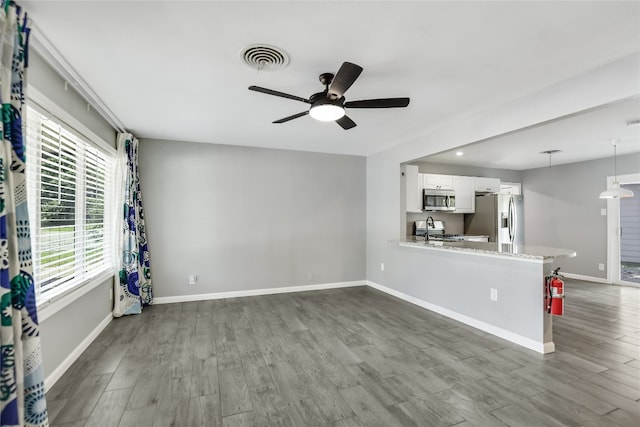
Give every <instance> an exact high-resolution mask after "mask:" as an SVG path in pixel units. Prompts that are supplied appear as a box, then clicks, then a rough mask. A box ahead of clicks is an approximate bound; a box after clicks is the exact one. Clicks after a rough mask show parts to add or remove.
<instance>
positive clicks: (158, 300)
mask: <svg viewBox="0 0 640 427" xmlns="http://www.w3.org/2000/svg"><path fill="white" fill-rule="evenodd" d="M365 285H366V282H365V281H362V280H357V281H354V282H336V283H322V284H317V285H302V286H284V287H280V288H266V289H251V290H246V291H230V292H214V293H211V294H193V295H179V296H174V297H154V298H153V304H172V303H175V302H191V301H206V300H211V299H223V298H240V297H254V296H260V295H273V294H285V293H290V292H307V291H320V290H324V289H339V288H351V287H354V286H365Z"/></svg>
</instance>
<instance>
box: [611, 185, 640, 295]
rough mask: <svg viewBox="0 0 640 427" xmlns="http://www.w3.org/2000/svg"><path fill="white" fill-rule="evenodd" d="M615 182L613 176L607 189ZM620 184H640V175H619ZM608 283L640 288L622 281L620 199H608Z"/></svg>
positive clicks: (637, 285)
mask: <svg viewBox="0 0 640 427" xmlns="http://www.w3.org/2000/svg"><path fill="white" fill-rule="evenodd" d="M613 180H614V177H613V176H608V177H607V189H611V188H612V184H613ZM618 182H619V183H620V184H621V185H622V184H639V183H640V173H632V174H628V175H618ZM638 196H639V195H636V197H638ZM607 282H609V283H613V284H616V285H628V286H635V287H640V284H638V283H633V282H623V281H622V280H620V199H607Z"/></svg>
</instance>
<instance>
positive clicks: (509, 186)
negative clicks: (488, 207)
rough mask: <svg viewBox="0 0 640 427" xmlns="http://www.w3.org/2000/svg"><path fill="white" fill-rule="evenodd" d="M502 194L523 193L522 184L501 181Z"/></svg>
mask: <svg viewBox="0 0 640 427" xmlns="http://www.w3.org/2000/svg"><path fill="white" fill-rule="evenodd" d="M500 194H512V195H514V196H520V195H521V194H522V184H520V183H519V182H501V183H500Z"/></svg>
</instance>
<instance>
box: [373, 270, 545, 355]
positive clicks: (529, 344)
mask: <svg viewBox="0 0 640 427" xmlns="http://www.w3.org/2000/svg"><path fill="white" fill-rule="evenodd" d="M366 284H367V286H370V287H372V288H374V289H377V290H379V291H381V292H384V293H386V294H389V295H392V296H394V297H396V298H400V299H401V300H403V301H407V302H409V303H411V304H415V305H417V306H419V307H422V308H426V309H427V310H429V311H433V312H435V313H438V314H442V315H443V316H446V317H448V318H450V319H454V320H457V321H458V322H462V323H464V324H466V325H469V326H473V327H474V328H477V329H480V330H482V331H485V332H488V333H490V334H491V335H495V336H497V337H500V338H503V339H505V340H507V341H511V342H512V343H515V344H518V345H521V346H523V347H526V348H528V349H530V350H533V351H536V352H538V353H543V354H546V353H551V352H553V351H554V350H555V345H554V343H553V342H549V343H541V342H538V341H535V340H532V339H531V338H527V337H523V336H522V335H518V334H516V333H513V332H511V331H507V330H506V329H502V328H499V327H497V326H494V325H491V324H489V323H485V322H482V321H480V320H477V319H474V318H473V317H469V316H465V315H464V314H460V313H457V312H455V311H453V310H449V309H448V308H444V307H440V306H439V305H435V304H431V303H429V302H426V301H424V300H421V299H419V298H416V297H412V296H411V295H407V294H405V293H402V292H399V291H396V290H394V289H391V288H388V287H386V286H383V285H380V284H378V283H374V282H371V281H368V280H367V281H366Z"/></svg>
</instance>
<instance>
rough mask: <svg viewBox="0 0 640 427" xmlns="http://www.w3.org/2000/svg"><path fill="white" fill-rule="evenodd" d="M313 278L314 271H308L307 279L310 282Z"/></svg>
mask: <svg viewBox="0 0 640 427" xmlns="http://www.w3.org/2000/svg"><path fill="white" fill-rule="evenodd" d="M313 279H314V274H313V273H307V280H308V281H309V282H313Z"/></svg>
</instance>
